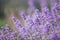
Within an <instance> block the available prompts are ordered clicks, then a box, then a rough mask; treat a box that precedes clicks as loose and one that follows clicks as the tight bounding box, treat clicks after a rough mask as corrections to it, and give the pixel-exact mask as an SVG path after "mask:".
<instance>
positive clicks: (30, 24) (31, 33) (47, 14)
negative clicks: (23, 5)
mask: <svg viewBox="0 0 60 40" xmlns="http://www.w3.org/2000/svg"><path fill="white" fill-rule="evenodd" d="M30 2H31V3H30ZM40 2H41V9H42V10H41V11H40V10H39V9H36V8H35V6H34V2H33V0H29V2H28V3H29V7H31V8H34V10H30V9H29V11H28V12H29V13H31V14H32V15H26V14H25V12H24V11H21V10H18V11H17V13H15V14H17V15H18V16H16V15H15V14H14V15H12V16H10V17H9V19H10V20H11V21H10V20H9V22H13V28H14V29H15V30H14V31H13V30H12V29H11V30H12V31H11V30H10V29H9V28H8V26H7V25H6V26H5V28H6V29H5V28H4V27H3V28H2V30H1V32H0V33H1V35H0V38H1V40H3V39H5V40H60V29H59V28H60V3H56V0H50V2H51V10H50V9H49V8H48V7H47V2H46V0H40ZM53 2H54V3H53ZM29 7H28V8H29ZM31 11H33V12H31ZM12 14H13V13H12ZM8 25H9V24H8ZM4 30H5V31H4ZM5 33H6V34H5Z"/></svg>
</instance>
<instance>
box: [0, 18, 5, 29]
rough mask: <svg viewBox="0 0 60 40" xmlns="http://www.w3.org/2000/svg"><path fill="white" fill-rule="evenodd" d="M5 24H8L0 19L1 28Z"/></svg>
mask: <svg viewBox="0 0 60 40" xmlns="http://www.w3.org/2000/svg"><path fill="white" fill-rule="evenodd" d="M5 23H6V21H5V19H0V28H1V26H3V25H5Z"/></svg>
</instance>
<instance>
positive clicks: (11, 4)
mask: <svg viewBox="0 0 60 40" xmlns="http://www.w3.org/2000/svg"><path fill="white" fill-rule="evenodd" d="M26 2H27V1H26V0H0V27H1V26H3V25H4V24H5V23H6V15H5V9H10V8H13V9H15V8H20V9H22V8H23V9H26V8H27V3H26Z"/></svg>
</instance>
